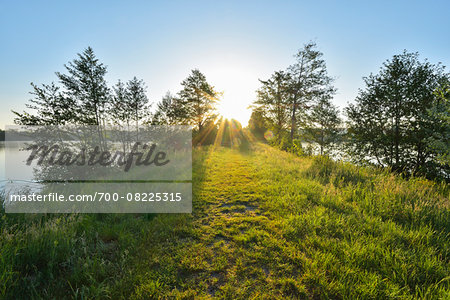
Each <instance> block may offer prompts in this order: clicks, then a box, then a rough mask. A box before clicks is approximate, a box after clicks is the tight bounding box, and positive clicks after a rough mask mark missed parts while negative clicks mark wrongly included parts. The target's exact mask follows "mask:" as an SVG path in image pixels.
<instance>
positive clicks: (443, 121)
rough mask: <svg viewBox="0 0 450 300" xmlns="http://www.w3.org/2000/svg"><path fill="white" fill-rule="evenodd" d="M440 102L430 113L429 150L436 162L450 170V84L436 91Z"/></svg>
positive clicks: (437, 102)
mask: <svg viewBox="0 0 450 300" xmlns="http://www.w3.org/2000/svg"><path fill="white" fill-rule="evenodd" d="M436 94H437V96H438V100H437V101H436V102H435V103H434V104H433V106H432V107H431V109H430V110H429V111H428V113H429V115H430V118H431V120H432V121H433V122H434V123H433V125H434V126H433V130H432V131H430V132H429V138H428V139H427V142H428V148H429V149H430V150H431V151H432V152H433V154H434V155H436V160H437V161H438V162H439V163H440V164H441V166H442V167H443V169H444V170H447V171H448V170H449V169H450V167H449V166H450V84H449V83H447V84H446V85H444V86H443V87H442V88H440V89H438V90H437V91H436Z"/></svg>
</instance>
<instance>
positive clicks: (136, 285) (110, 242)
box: [0, 129, 450, 299]
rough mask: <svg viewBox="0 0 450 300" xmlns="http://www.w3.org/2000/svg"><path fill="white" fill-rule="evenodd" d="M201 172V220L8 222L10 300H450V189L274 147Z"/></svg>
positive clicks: (237, 154)
mask: <svg viewBox="0 0 450 300" xmlns="http://www.w3.org/2000/svg"><path fill="white" fill-rule="evenodd" d="M219 130H220V129H219ZM193 164H194V165H193V170H194V174H193V194H194V199H193V214H192V215H189V214H184V215H176V214H160V215H79V216H68V215H60V216H58V215H56V216H31V215H4V214H2V216H1V219H0V220H1V221H0V226H1V231H2V234H1V237H0V249H1V259H0V277H1V278H2V280H1V281H0V282H1V286H0V292H1V295H3V296H4V297H6V298H20V297H23V298H32V297H42V298H52V297H55V298H61V297H68V298H79V299H81V298H83V299H86V298H100V299H101V298H105V299H106V298H112V299H117V298H124V299H125V298H126V299H129V298H134V299H143V298H144V299H151V298H159V297H163V298H166V297H173V298H180V297H186V298H198V297H205V298H210V297H218V298H230V299H236V298H241V299H246V298H252V297H257V298H267V299H274V298H280V299H281V298H332V299H342V298H343V299H354V298H368V299H379V298H400V299H409V298H428V299H439V298H442V299H446V298H449V297H450V279H449V277H448V276H449V274H450V263H449V261H450V239H449V231H450V211H449V203H450V201H449V193H448V186H446V185H442V184H436V183H433V182H430V181H427V180H423V179H412V180H405V179H402V178H400V177H397V176H394V175H392V174H389V173H386V172H382V171H379V170H376V169H367V168H359V167H356V166H354V165H351V164H346V163H337V162H333V161H331V160H329V159H327V158H324V157H317V158H308V157H296V156H294V155H292V154H289V153H286V152H282V151H279V150H277V149H274V148H271V147H268V146H266V145H261V144H253V145H252V148H251V149H248V150H246V151H242V149H240V148H239V147H238V146H234V147H232V148H223V147H220V146H219V145H216V147H205V148H198V149H196V150H195V151H194V156H193ZM18 295H19V296H18Z"/></svg>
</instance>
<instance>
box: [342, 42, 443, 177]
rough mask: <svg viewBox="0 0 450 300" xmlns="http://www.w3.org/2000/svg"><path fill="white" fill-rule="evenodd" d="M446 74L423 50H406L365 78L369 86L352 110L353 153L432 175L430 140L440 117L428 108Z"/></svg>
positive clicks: (350, 145) (358, 157)
mask: <svg viewBox="0 0 450 300" xmlns="http://www.w3.org/2000/svg"><path fill="white" fill-rule="evenodd" d="M446 78H448V74H445V73H444V68H443V67H442V66H441V65H439V64H438V65H433V64H430V63H429V62H428V61H426V60H425V61H424V62H420V61H419V58H418V53H407V52H406V51H404V52H403V53H402V54H400V55H395V56H394V57H393V58H392V59H391V60H388V61H386V62H385V63H384V64H383V66H382V68H381V69H380V72H379V73H378V74H376V75H373V74H371V75H370V76H368V77H366V78H364V81H365V84H366V88H365V90H361V91H360V92H359V95H358V97H357V98H356V103H355V104H351V105H349V107H348V108H346V113H347V116H348V119H349V120H348V132H349V143H348V145H347V146H348V147H347V148H348V151H349V152H350V154H352V155H353V157H354V158H355V159H356V160H357V161H371V162H374V163H376V164H378V165H380V166H387V167H390V168H392V169H393V170H394V171H398V172H404V173H407V174H430V173H429V171H430V170H432V169H433V168H435V158H434V156H433V153H432V152H431V151H430V150H429V147H427V138H428V137H429V134H430V132H432V131H433V130H434V125H433V123H434V121H433V120H432V119H430V115H429V113H428V111H429V109H430V108H431V107H433V104H434V103H436V101H437V100H438V98H437V96H436V94H435V90H436V89H437V88H439V87H440V86H441V85H442V82H444V81H445V80H446Z"/></svg>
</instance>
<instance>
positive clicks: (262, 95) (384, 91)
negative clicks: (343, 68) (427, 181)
mask: <svg viewBox="0 0 450 300" xmlns="http://www.w3.org/2000/svg"><path fill="white" fill-rule="evenodd" d="M316 47H317V46H316V44H315V43H312V42H310V43H308V44H306V45H305V46H304V47H303V48H302V49H300V50H299V51H298V53H297V54H296V55H295V62H294V64H292V65H291V66H289V67H288V68H287V69H286V70H282V71H277V72H275V73H274V74H273V75H272V76H271V77H270V78H269V79H268V80H260V82H261V88H260V89H259V90H258V91H257V99H256V101H255V102H254V103H253V112H252V115H251V118H250V121H249V128H250V129H251V131H252V132H253V134H254V135H255V136H256V137H259V138H263V137H264V135H266V139H267V140H269V142H270V143H272V144H274V145H276V146H278V147H280V148H282V149H285V150H288V151H293V152H297V153H299V154H304V153H309V154H311V153H317V154H321V155H324V154H325V155H328V154H330V153H331V151H332V150H333V149H338V150H339V151H340V153H345V154H347V155H348V158H349V159H350V160H352V161H354V162H356V163H360V164H372V165H376V166H380V167H387V168H390V169H392V170H393V171H395V172H399V173H402V174H405V175H407V176H410V175H416V176H427V177H429V178H444V179H447V180H449V178H450V167H449V166H450V159H449V157H450V155H449V149H450V144H449V143H450V142H449V141H450V117H449V115H450V104H449V97H450V84H449V82H450V75H449V73H448V72H445V67H444V66H442V65H441V64H431V63H430V62H428V61H427V60H425V61H420V60H419V55H418V53H408V52H406V51H404V52H403V53H402V54H399V55H395V56H394V57H393V58H392V59H391V60H387V61H386V62H385V63H384V64H383V66H382V67H381V69H380V71H379V73H378V74H370V75H369V76H368V77H364V82H365V88H364V89H362V90H360V91H359V94H358V96H357V98H356V99H355V101H354V103H353V104H349V105H348V107H346V108H345V109H344V113H345V117H346V121H345V122H344V121H343V120H342V118H341V117H340V113H339V110H338V109H337V108H336V107H335V106H334V105H333V104H332V102H331V99H332V96H333V95H334V93H335V91H336V89H335V88H334V87H333V86H332V83H333V79H332V78H331V77H329V76H328V75H327V71H326V65H325V62H324V60H323V59H322V53H321V52H319V51H318V50H317V49H316ZM268 133H270V134H268ZM302 142H303V144H305V143H307V144H308V145H309V146H310V147H312V148H310V149H309V151H307V149H304V147H302ZM311 150H312V151H311Z"/></svg>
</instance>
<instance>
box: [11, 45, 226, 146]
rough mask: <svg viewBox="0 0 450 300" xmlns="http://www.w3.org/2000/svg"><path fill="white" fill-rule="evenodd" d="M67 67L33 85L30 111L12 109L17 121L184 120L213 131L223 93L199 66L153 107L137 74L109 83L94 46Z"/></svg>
mask: <svg viewBox="0 0 450 300" xmlns="http://www.w3.org/2000/svg"><path fill="white" fill-rule="evenodd" d="M64 66H65V69H66V72H65V73H59V72H57V73H56V76H57V78H58V83H54V82H52V83H51V84H42V85H41V86H38V85H35V84H33V83H31V86H32V88H33V90H32V92H31V94H32V95H33V98H32V99H31V100H30V101H29V103H27V104H26V107H27V109H28V110H27V111H24V112H22V113H20V112H16V111H13V113H14V114H15V116H16V117H15V120H14V121H15V123H16V124H20V125H65V124H87V125H107V124H112V125H116V126H123V127H126V128H129V129H133V128H136V129H138V127H139V126H140V125H142V124H170V125H174V124H183V125H192V126H193V129H194V135H199V134H202V133H204V131H206V128H208V133H211V132H214V130H211V128H209V127H216V123H217V122H216V119H217V113H216V104H217V102H218V99H219V96H220V93H218V92H217V91H216V90H215V89H214V87H213V86H212V85H210V84H209V83H208V82H207V80H206V77H205V75H203V74H202V73H201V72H200V71H199V70H197V69H195V70H192V72H191V74H189V76H188V77H187V78H186V79H185V80H184V81H183V82H182V83H181V86H182V89H181V90H180V91H179V92H178V93H177V94H176V96H174V95H172V94H171V93H170V92H168V93H167V94H166V95H165V96H164V97H163V98H162V100H161V101H160V102H158V103H157V104H156V109H153V110H152V104H153V103H151V102H150V101H149V98H148V96H147V86H146V84H145V83H144V81H143V80H141V79H138V78H136V77H134V78H132V79H131V80H129V81H127V82H124V81H121V80H119V81H118V82H117V83H116V84H115V85H114V86H112V87H109V86H108V84H107V82H106V79H105V75H106V73H107V67H106V66H105V65H104V64H103V63H101V62H100V61H99V60H98V58H97V57H96V55H95V54H94V51H93V50H92V48H90V47H88V48H87V49H86V50H85V51H84V52H83V53H81V54H78V57H77V58H76V59H74V60H73V61H71V62H69V63H68V64H66V65H64ZM99 127H101V126H99ZM202 140H203V141H204V142H205V140H206V141H208V139H202ZM209 140H211V138H209Z"/></svg>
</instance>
